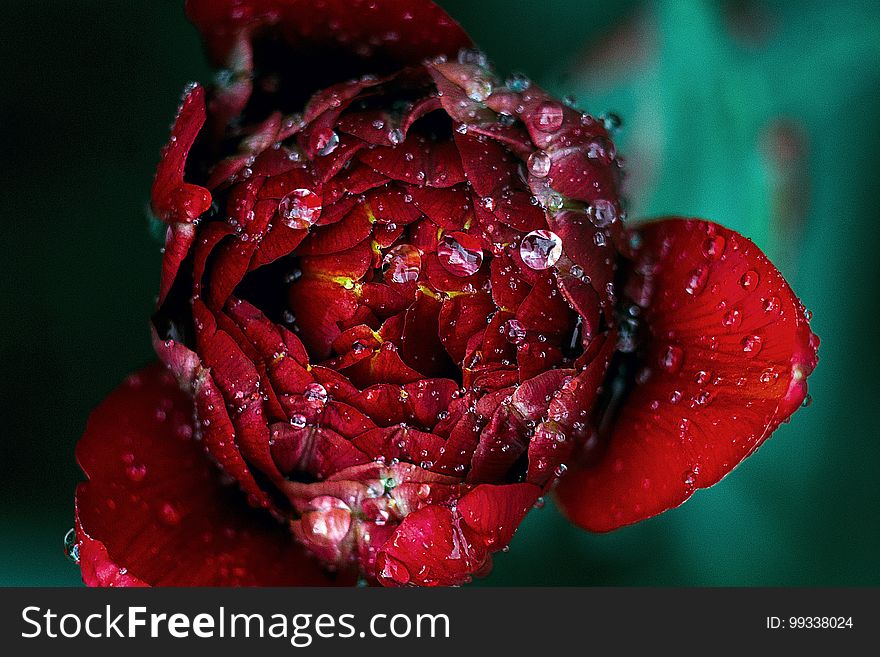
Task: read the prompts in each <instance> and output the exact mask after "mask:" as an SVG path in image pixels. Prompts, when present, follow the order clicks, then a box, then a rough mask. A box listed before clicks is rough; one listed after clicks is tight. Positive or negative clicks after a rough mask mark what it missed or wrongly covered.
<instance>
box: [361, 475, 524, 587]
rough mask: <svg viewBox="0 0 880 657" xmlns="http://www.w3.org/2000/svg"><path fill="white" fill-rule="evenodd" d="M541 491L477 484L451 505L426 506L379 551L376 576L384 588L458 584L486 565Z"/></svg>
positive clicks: (501, 547)
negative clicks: (410, 585) (409, 585)
mask: <svg viewBox="0 0 880 657" xmlns="http://www.w3.org/2000/svg"><path fill="white" fill-rule="evenodd" d="M540 494H541V489H540V488H539V487H537V486H533V485H531V484H509V485H506V486H491V485H488V484H482V485H480V486H477V487H476V488H474V489H472V490H470V491H468V492H467V493H465V494H464V495H463V496H462V497H461V498H460V499H459V500H458V503H457V504H454V505H452V506H442V505H439V504H430V505H428V506H425V507H423V508H421V509H419V510H418V511H416V512H414V513H411V514H410V515H408V516H407V517H406V518H405V519H404V520H403V522H402V523H401V524H400V526H399V527H398V528H397V531H396V532H395V533H394V535H393V536H392V537H391V538H390V539H389V540H388V541H387V542H386V543H385V545H384V546H383V547H382V549H381V550H380V551H379V556H378V558H377V561H376V571H377V575H378V577H379V581H380V582H381V583H382V584H384V585H385V586H404V585H408V584H414V585H421V586H449V585H456V584H463V583H465V582H467V581H469V580H470V578H471V577H472V576H473V575H475V574H479V573H480V572H482V571H483V570H484V569H485V568H486V567H487V566H489V565H490V564H491V561H490V560H491V553H492V552H495V551H497V550H501V549H503V548H504V547H505V546H506V545H507V544H508V543H509V542H510V540H511V539H512V538H513V534H514V532H515V531H516V528H517V527H518V526H519V523H520V522H521V521H522V519H523V517H524V516H525V515H526V513H527V512H528V510H529V509H530V508H531V507H532V505H533V504H534V503H535V501H536V500H537V499H538V496H539V495H540Z"/></svg>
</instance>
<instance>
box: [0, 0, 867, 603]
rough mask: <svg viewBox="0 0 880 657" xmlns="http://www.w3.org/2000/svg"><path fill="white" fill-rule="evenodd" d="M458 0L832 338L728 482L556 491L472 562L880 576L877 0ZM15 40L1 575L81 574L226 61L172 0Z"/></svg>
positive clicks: (41, 8)
mask: <svg viewBox="0 0 880 657" xmlns="http://www.w3.org/2000/svg"><path fill="white" fill-rule="evenodd" d="M440 4H442V5H443V6H445V7H446V8H447V9H448V10H449V11H450V12H451V13H452V15H453V16H454V17H456V18H458V19H459V20H460V22H461V23H462V24H463V25H464V26H465V28H466V29H467V30H468V31H469V32H470V33H471V34H472V36H473V37H474V39H475V40H476V41H477V42H478V43H479V44H481V46H482V47H483V49H484V50H485V51H486V52H487V53H488V54H489V56H490V58H491V59H493V60H494V61H495V63H496V64H497V65H498V67H499V69H501V70H502V71H521V72H524V73H526V74H527V75H529V76H530V77H531V78H532V79H534V80H535V81H537V82H538V83H540V84H542V85H543V86H546V87H547V88H549V89H550V90H552V91H554V92H556V93H557V94H559V95H560V96H562V95H567V94H571V95H573V96H574V97H575V98H576V101H577V103H578V106H579V107H581V108H582V109H585V110H587V111H590V112H591V113H597V112H603V111H614V112H616V113H617V114H619V115H620V116H622V117H623V120H624V122H623V128H622V130H621V132H620V134H619V137H618V146H619V150H621V151H622V152H623V153H624V155H625V156H626V159H627V162H628V168H629V171H630V176H629V180H628V189H627V195H628V197H629V199H630V202H631V206H630V207H631V211H630V216H634V217H643V216H652V215H662V214H668V213H677V214H684V215H698V216H703V217H707V218H711V219H713V220H716V221H718V222H720V223H723V224H725V225H727V226H729V227H731V228H734V229H736V230H738V231H740V232H742V233H744V234H746V235H748V236H750V237H751V238H752V239H754V240H755V241H756V242H757V243H758V245H759V246H761V247H762V248H763V249H764V250H765V251H766V252H767V254H768V255H769V256H770V258H771V259H772V260H773V262H774V263H776V264H777V265H778V266H779V268H780V269H781V270H782V272H783V273H784V274H785V276H786V278H787V279H788V280H789V281H790V282H791V284H792V287H793V288H794V289H795V290H796V291H797V293H798V294H799V295H800V296H801V297H802V299H803V301H804V303H805V304H806V305H807V307H809V308H810V309H811V310H812V311H813V313H814V320H813V328H814V330H815V332H816V333H817V334H818V335H819V336H820V337H821V338H822V348H821V351H820V358H821V361H820V365H819V367H818V369H817V371H816V373H815V374H814V375H813V377H812V378H811V379H810V390H811V393H812V395H813V397H814V400H815V401H814V403H813V404H812V406H811V407H809V408H806V409H802V410H801V411H799V412H798V413H797V414H796V415H795V416H794V418H793V420H792V422H791V423H790V424H788V425H785V426H783V427H782V428H780V429H779V431H777V432H776V434H775V435H774V437H773V438H772V439H771V440H770V441H768V442H767V443H766V444H765V445H764V446H763V447H762V448H761V449H760V450H759V451H758V452H757V453H756V454H755V455H754V456H752V457H751V458H749V459H748V460H747V461H746V462H745V463H744V464H743V465H741V466H740V467H739V468H737V469H736V470H735V471H734V472H733V473H732V474H731V475H730V476H728V477H727V478H726V479H725V480H724V481H723V482H722V483H721V484H719V485H718V486H716V487H714V488H712V489H710V490H707V491H700V492H698V493H697V494H696V495H695V496H694V497H693V498H692V499H691V500H690V501H689V502H687V503H686V504H685V505H684V506H682V507H680V508H679V509H676V510H674V511H671V512H669V513H666V514H664V515H662V516H660V517H658V518H655V519H652V520H649V521H647V522H644V523H642V524H640V525H637V526H634V527H629V528H626V529H623V530H620V531H618V532H615V533H613V534H609V535H601V536H596V535H590V534H587V533H585V532H583V531H580V530H578V529H575V528H574V527H572V526H569V525H568V523H567V522H566V521H565V520H564V519H563V518H562V517H561V516H560V514H559V513H558V512H557V511H556V510H555V508H554V507H553V505H552V502H548V504H547V505H546V507H545V508H544V509H542V510H539V511H533V512H532V513H531V514H529V516H528V518H527V519H526V521H525V523H524V524H523V526H522V527H521V529H520V530H519V532H518V534H517V536H516V538H515V539H514V541H513V544H512V546H511V550H510V552H509V553H508V554H503V555H499V557H498V558H497V559H496V565H495V569H494V571H493V573H492V575H491V576H490V577H488V578H487V579H485V580H482V581H481V582H479V583H478V584H479V585H517V584H518V585H539V584H546V585H568V584H583V585H663V586H667V585H669V586H685V585H687V586H748V585H795V586H801V585H817V586H820V585H821V586H830V585H869V584H870V585H878V584H880V458H878V457H880V413H878V412H877V395H878V392H877V379H876V377H877V373H878V372H880V350H878V344H880V342H878V339H880V330H878V323H880V312H878V310H880V305H878V302H880V276H878V274H880V258H878V253H880V250H878V246H880V229H878V223H877V222H878V218H880V217H878V215H880V212H878V208H880V185H878V173H877V172H878V171H880V121H878V120H877V117H878V116H880V3H876V2H873V1H865V2H842V3H827V2H804V1H798V2H772V3H771V2H733V1H726V2H723V1H720V0H715V1H710V0H703V1H700V0H680V1H673V0H670V1H668V2H656V3H651V2H613V3H608V2H604V3H603V2H597V1H594V0H544V1H543V2H531V1H526V0H523V1H515V0H481V2H472V1H471V0H446V1H445V2H441V3H440ZM0 52H2V64H3V65H2V71H0V76H2V78H3V83H2V101H0V140H2V158H0V167H2V185H3V192H2V193H0V218H2V222H3V228H2V234H3V236H4V244H5V246H4V248H3V256H2V258H0V268H2V269H0V273H2V280H3V281H5V283H4V293H3V295H2V300H0V303H2V307H3V308H2V325H0V350H2V352H0V359H2V360H0V362H2V376H0V450H2V454H0V457H2V461H0V463H2V468H3V473H2V477H0V500H2V503H0V518H2V524H0V585H78V584H80V583H81V580H80V577H79V570H78V568H77V567H76V566H74V565H73V564H72V563H70V562H69V561H68V560H67V559H66V558H65V556H64V554H63V551H62V537H63V536H64V534H65V532H66V531H67V529H69V528H70V526H71V525H72V522H73V491H74V487H75V485H76V482H77V481H79V480H80V478H81V473H80V471H79V468H78V467H77V465H76V462H75V460H74V445H75V443H76V441H77V439H78V437H79V434H80V433H81V431H82V429H83V426H84V424H85V421H86V418H87V416H88V413H89V411H90V410H91V409H92V408H93V407H94V406H95V405H96V404H97V403H98V402H99V401H100V400H101V399H102V398H103V397H104V395H105V394H107V393H108V392H109V391H110V390H111V389H112V388H114V387H115V386H116V385H117V383H118V382H119V381H121V379H122V378H123V377H124V376H125V375H126V374H127V373H128V372H130V371H131V370H134V369H136V368H138V367H141V366H142V365H144V364H146V363H147V362H149V361H150V360H151V359H152V354H151V349H150V342H149V334H148V329H147V318H148V316H149V314H150V312H151V309H152V304H153V299H154V295H155V292H156V289H157V285H158V272H159V262H160V254H159V244H158V243H157V242H156V241H155V240H154V239H153V238H152V237H151V236H150V235H149V231H148V224H147V218H146V213H145V208H146V204H147V198H148V194H149V186H150V183H151V180H152V175H153V171H154V167H155V164H156V162H157V160H158V154H159V149H160V147H161V146H162V144H163V143H164V142H165V139H166V137H167V130H168V127H169V123H170V121H171V120H172V118H173V115H174V111H175V108H176V106H177V102H178V98H179V94H180V91H181V89H182V88H183V86H184V84H186V82H188V81H190V80H203V81H204V80H209V79H210V72H209V69H208V67H207V65H206V63H205V60H204V58H203V55H202V53H201V50H200V44H199V40H198V38H197V36H196V33H195V30H194V29H193V28H192V27H191V26H190V25H189V24H188V23H187V22H186V20H185V19H184V16H183V11H182V8H181V3H179V2H178V1H177V0H153V1H150V2H125V3H116V2H114V3H107V2H104V1H99V0H92V1H87V0H69V1H68V2H65V3H63V4H59V3H53V2H45V1H44V2H35V1H33V0H30V1H28V2H25V1H23V0H8V1H7V2H6V3H5V4H4V21H2V25H0Z"/></svg>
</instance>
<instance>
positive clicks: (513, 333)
mask: <svg viewBox="0 0 880 657" xmlns="http://www.w3.org/2000/svg"><path fill="white" fill-rule="evenodd" d="M502 328H503V329H504V336H505V337H506V338H507V340H508V342H510V343H511V344H522V342H523V340H525V339H526V328H525V326H523V324H522V322H520V321H519V320H517V319H509V320H507V321H506V322H504V326H503V327H502Z"/></svg>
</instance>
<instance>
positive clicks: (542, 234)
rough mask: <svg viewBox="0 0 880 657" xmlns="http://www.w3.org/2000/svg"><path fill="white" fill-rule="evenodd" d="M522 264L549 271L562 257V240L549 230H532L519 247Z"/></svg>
mask: <svg viewBox="0 0 880 657" xmlns="http://www.w3.org/2000/svg"><path fill="white" fill-rule="evenodd" d="M519 254H520V257H522V259H523V262H524V263H526V265H528V266H529V267H531V268H532V269H537V270H541V269H549V268H550V267H552V266H553V265H555V264H556V263H557V261H558V260H559V258H560V257H561V256H562V238H560V237H559V235H557V234H556V233H554V232H553V231H549V230H533V231H532V232H531V233H529V234H528V235H526V236H525V237H524V238H523V239H522V242H521V243H520V245H519Z"/></svg>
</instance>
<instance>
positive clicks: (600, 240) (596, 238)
mask: <svg viewBox="0 0 880 657" xmlns="http://www.w3.org/2000/svg"><path fill="white" fill-rule="evenodd" d="M607 243H608V238H607V237H605V233H603V232H602V231H601V230H599V231H596V233H595V234H594V235H593V244H595V245H596V246H605V245H606V244H607Z"/></svg>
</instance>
